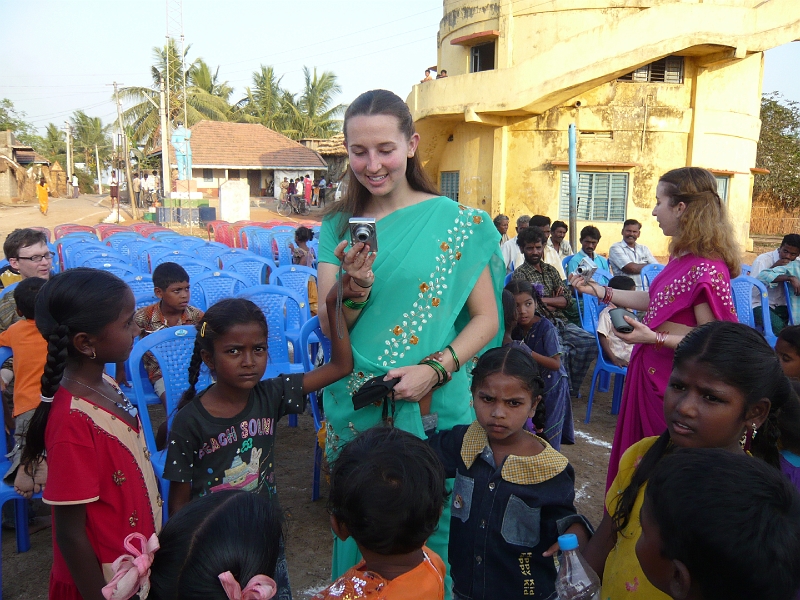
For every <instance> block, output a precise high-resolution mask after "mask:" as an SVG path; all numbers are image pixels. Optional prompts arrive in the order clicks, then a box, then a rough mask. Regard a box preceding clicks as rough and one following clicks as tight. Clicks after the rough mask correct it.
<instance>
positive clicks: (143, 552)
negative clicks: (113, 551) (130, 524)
mask: <svg viewBox="0 0 800 600" xmlns="http://www.w3.org/2000/svg"><path fill="white" fill-rule="evenodd" d="M133 542H139V548H137V547H136V546H134V544H133ZM123 545H124V546H125V549H126V550H127V551H128V552H130V554H123V555H121V556H120V557H119V558H117V560H115V561H114V563H113V564H112V565H111V568H112V570H113V571H114V577H112V578H111V581H109V582H108V585H106V586H105V587H103V590H102V591H103V597H105V599H106V600H128V598H130V597H132V596H133V595H135V594H136V593H138V594H139V598H140V599H141V600H145V599H146V598H147V595H148V594H149V593H150V565H152V564H153V554H154V553H155V551H156V550H158V549H159V547H160V546H159V545H158V537H156V534H155V533H154V534H153V535H151V536H150V539H149V540H148V539H147V538H145V537H144V536H143V535H142V534H141V533H131V534H130V535H128V536H127V537H126V538H125V542H124V544H123Z"/></svg>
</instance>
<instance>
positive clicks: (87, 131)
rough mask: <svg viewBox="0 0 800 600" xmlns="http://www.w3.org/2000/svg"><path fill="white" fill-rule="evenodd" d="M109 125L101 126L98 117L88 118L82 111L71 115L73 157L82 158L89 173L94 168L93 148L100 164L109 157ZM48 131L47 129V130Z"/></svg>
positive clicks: (110, 147) (101, 123)
mask: <svg viewBox="0 0 800 600" xmlns="http://www.w3.org/2000/svg"><path fill="white" fill-rule="evenodd" d="M111 127H112V126H111V125H103V121H102V120H101V119H100V117H90V116H89V115H87V114H86V113H85V112H83V111H82V110H77V111H75V113H74V114H73V115H72V128H73V131H74V138H75V139H74V142H73V147H74V148H75V155H76V156H79V155H82V156H83V162H84V163H86V166H87V168H88V169H89V172H94V169H95V167H96V164H97V163H96V161H95V146H96V147H97V153H98V154H99V155H100V163H101V166H102V163H104V162H105V161H106V159H108V157H109V156H110V155H111V149H112V146H111V136H110V135H109V132H110V130H111ZM48 129H49V128H48Z"/></svg>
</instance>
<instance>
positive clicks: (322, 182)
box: [318, 175, 328, 206]
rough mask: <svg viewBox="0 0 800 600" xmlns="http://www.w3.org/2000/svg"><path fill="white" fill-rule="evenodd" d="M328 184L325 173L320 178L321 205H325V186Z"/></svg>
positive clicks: (319, 202)
mask: <svg viewBox="0 0 800 600" xmlns="http://www.w3.org/2000/svg"><path fill="white" fill-rule="evenodd" d="M327 186H328V182H327V181H325V176H324V175H323V176H322V177H321V178H320V180H319V192H318V193H319V201H318V204H319V206H325V188H326V187H327Z"/></svg>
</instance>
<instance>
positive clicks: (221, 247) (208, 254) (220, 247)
mask: <svg viewBox="0 0 800 600" xmlns="http://www.w3.org/2000/svg"><path fill="white" fill-rule="evenodd" d="M228 250H230V248H228V247H227V246H226V245H225V244H220V243H219V242H203V244H202V245H200V246H195V247H194V248H192V249H191V250H189V252H191V253H193V254H196V255H197V256H199V257H200V260H205V261H207V262H211V263H214V264H218V263H219V261H218V260H217V257H218V256H219V255H220V254H224V253H225V252H227V251H228Z"/></svg>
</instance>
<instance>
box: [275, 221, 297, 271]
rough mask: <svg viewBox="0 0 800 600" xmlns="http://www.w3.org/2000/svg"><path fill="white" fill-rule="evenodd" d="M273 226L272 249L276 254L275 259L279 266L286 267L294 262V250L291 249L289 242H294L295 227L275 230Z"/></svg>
mask: <svg viewBox="0 0 800 600" xmlns="http://www.w3.org/2000/svg"><path fill="white" fill-rule="evenodd" d="M275 229H280V228H273V229H272V230H271V231H270V237H271V238H272V239H271V242H270V243H271V246H272V251H273V252H277V254H275V261H276V263H277V264H278V266H279V267H285V266H288V265H291V264H292V251H291V250H289V244H290V243H291V244H294V229H292V231H291V232H288V231H275Z"/></svg>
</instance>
